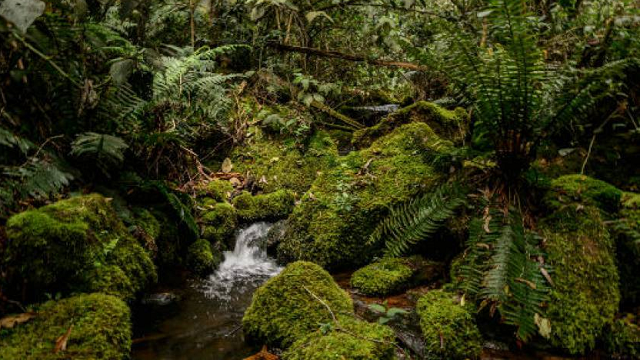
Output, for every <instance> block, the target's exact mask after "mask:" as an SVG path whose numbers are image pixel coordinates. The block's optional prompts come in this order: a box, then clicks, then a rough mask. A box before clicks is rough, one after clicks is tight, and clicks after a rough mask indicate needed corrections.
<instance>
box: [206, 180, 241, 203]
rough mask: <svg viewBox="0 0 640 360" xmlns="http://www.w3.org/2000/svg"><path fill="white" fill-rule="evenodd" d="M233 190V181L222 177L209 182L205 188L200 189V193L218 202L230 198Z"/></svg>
mask: <svg viewBox="0 0 640 360" xmlns="http://www.w3.org/2000/svg"><path fill="white" fill-rule="evenodd" d="M232 192H233V185H231V182H229V181H226V180H220V179H213V180H211V181H209V183H207V184H206V185H205V186H204V188H202V189H200V192H199V195H200V196H203V197H206V198H209V199H213V200H214V201H216V202H225V201H228V200H229V196H230V195H231V193H232Z"/></svg>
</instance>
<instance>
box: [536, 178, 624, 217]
mask: <svg viewBox="0 0 640 360" xmlns="http://www.w3.org/2000/svg"><path fill="white" fill-rule="evenodd" d="M621 197H622V191H621V190H619V189H618V188H616V187H615V186H613V185H611V184H609V183H607V182H604V181H602V180H597V179H594V178H591V177H588V176H585V175H579V174H574V175H565V176H561V177H559V178H557V179H555V180H553V181H552V182H551V190H550V191H549V192H547V195H546V196H545V199H544V200H545V203H546V204H547V206H548V207H549V208H550V209H552V210H557V209H560V208H562V207H564V206H566V205H569V204H573V203H580V204H583V205H592V206H596V207H598V208H600V209H602V210H605V211H608V212H611V213H613V212H616V211H617V210H618V208H619V206H620V198H621Z"/></svg>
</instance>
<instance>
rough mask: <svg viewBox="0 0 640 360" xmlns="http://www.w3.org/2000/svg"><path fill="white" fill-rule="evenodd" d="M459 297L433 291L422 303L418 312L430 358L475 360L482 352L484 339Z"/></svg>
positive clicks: (421, 300)
mask: <svg viewBox="0 0 640 360" xmlns="http://www.w3.org/2000/svg"><path fill="white" fill-rule="evenodd" d="M454 298H455V295H454V294H450V293H447V292H443V291H438V290H433V291H429V292H428V293H427V294H426V295H424V296H423V297H421V298H420V300H418V304H417V307H416V311H417V312H418V315H419V316H420V327H421V329H422V334H423V335H424V338H425V341H426V348H427V351H428V358H429V359H442V358H446V359H460V360H462V359H475V358H477V357H479V356H480V352H481V351H482V336H481V335H480V332H479V331H478V328H477V327H476V324H475V322H474V319H473V316H472V314H471V312H469V310H468V309H466V308H465V307H463V306H461V305H460V304H459V303H457V302H456V301H455V300H454Z"/></svg>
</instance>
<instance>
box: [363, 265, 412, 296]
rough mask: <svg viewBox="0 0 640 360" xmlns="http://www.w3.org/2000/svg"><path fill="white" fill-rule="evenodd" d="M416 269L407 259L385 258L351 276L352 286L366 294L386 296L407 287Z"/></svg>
mask: <svg viewBox="0 0 640 360" xmlns="http://www.w3.org/2000/svg"><path fill="white" fill-rule="evenodd" d="M413 273H414V270H413V269H412V268H411V266H409V265H408V264H407V261H406V260H405V259H398V258H384V259H382V260H379V261H376V262H374V263H372V264H369V265H367V266H365V267H363V268H361V269H359V270H358V271H356V272H354V273H353V275H352V276H351V286H352V287H354V288H356V289H358V290H359V291H360V292H362V293H363V294H365V295H370V296H384V295H388V294H391V293H393V292H395V291H399V290H402V289H403V288H405V287H407V285H408V283H409V280H410V279H411V277H412V276H413Z"/></svg>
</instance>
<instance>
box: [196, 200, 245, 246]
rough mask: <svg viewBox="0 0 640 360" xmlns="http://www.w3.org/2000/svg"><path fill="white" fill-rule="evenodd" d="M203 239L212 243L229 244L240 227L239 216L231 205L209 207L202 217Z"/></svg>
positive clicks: (217, 204)
mask: <svg viewBox="0 0 640 360" xmlns="http://www.w3.org/2000/svg"><path fill="white" fill-rule="evenodd" d="M200 223H201V224H202V238H204V239H207V240H209V241H210V242H211V243H216V242H221V243H228V241H227V240H229V239H230V238H231V237H232V235H233V232H234V231H235V230H236V228H237V227H238V214H237V213H236V209H235V208H234V207H233V206H231V204H229V203H216V204H213V205H211V206H210V207H208V208H207V209H206V210H204V211H203V212H202V215H201V216H200Z"/></svg>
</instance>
